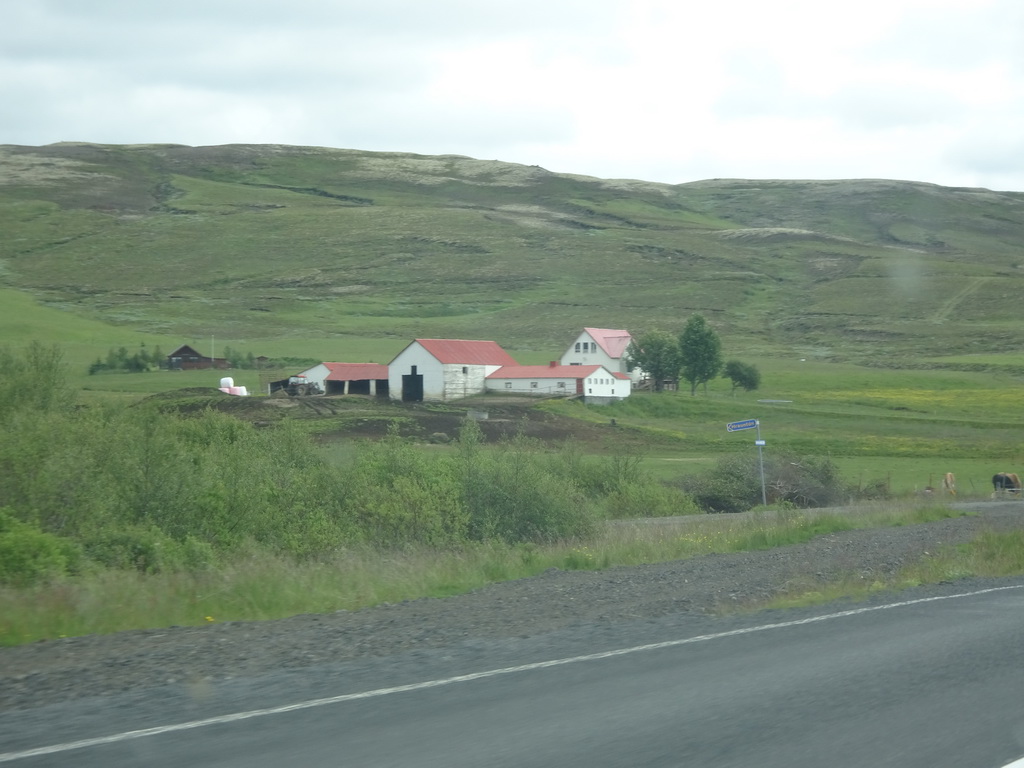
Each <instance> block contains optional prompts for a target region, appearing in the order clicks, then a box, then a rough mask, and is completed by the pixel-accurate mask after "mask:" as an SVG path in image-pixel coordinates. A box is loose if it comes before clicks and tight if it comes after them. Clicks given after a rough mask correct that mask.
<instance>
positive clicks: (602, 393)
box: [487, 367, 632, 398]
mask: <svg viewBox="0 0 1024 768" xmlns="http://www.w3.org/2000/svg"><path fill="white" fill-rule="evenodd" d="M559 383H561V384H563V385H564V386H561V387H559V386H558V385H559ZM534 384H536V385H537V386H536V387H535V386H533V385H534ZM487 389H488V390H489V391H491V392H511V393H514V394H527V395H537V396H545V397H550V396H552V395H563V396H565V397H571V396H572V395H575V394H576V379H574V378H566V377H554V378H541V377H538V378H535V379H518V378H517V379H502V378H492V379H488V380H487ZM631 391H632V387H631V385H630V382H629V380H628V379H616V378H615V377H614V376H612V374H611V372H610V371H609V370H608V369H607V368H603V367H602V368H598V369H597V370H596V371H594V372H593V373H592V374H591V375H590V376H587V377H586V379H585V380H584V382H583V395H584V396H587V395H589V396H591V397H605V398H611V397H614V398H623V397H629V395H630V392H631Z"/></svg>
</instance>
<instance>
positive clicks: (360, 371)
mask: <svg viewBox="0 0 1024 768" xmlns="http://www.w3.org/2000/svg"><path fill="white" fill-rule="evenodd" d="M324 366H325V367H326V368H327V370H328V371H330V373H328V374H327V381H365V380H366V379H386V378H387V377H388V367H387V366H386V365H382V364H381V363H324Z"/></svg>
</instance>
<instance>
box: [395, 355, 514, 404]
mask: <svg viewBox="0 0 1024 768" xmlns="http://www.w3.org/2000/svg"><path fill="white" fill-rule="evenodd" d="M413 366H416V373H417V374H419V375H421V376H423V399H424V400H457V399H459V398H461V397H469V396H470V395H479V394H482V393H483V392H484V391H485V390H486V385H485V379H486V378H487V375H488V374H490V373H494V372H495V371H496V370H498V368H500V367H501V366H498V365H459V364H457V363H449V364H442V363H441V362H439V361H438V359H437V358H436V357H434V356H433V355H432V354H430V353H429V352H428V351H427V350H426V349H424V348H423V345H422V344H420V343H419V342H418V341H414V342H413V343H412V344H410V345H409V346H408V347H406V348H405V349H404V350H402V351H401V352H399V353H398V356H397V357H396V358H395V359H394V360H392V361H391V362H390V363H389V364H388V389H389V392H388V394H389V395H390V397H391V399H392V400H401V399H402V376H408V375H409V374H411V373H412V367H413Z"/></svg>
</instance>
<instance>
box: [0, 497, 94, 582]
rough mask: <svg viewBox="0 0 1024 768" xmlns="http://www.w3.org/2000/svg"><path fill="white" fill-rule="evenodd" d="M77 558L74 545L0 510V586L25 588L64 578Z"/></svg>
mask: <svg viewBox="0 0 1024 768" xmlns="http://www.w3.org/2000/svg"><path fill="white" fill-rule="evenodd" d="M78 559H79V557H78V551H77V549H76V547H75V545H74V543H73V542H71V541H69V540H67V539H63V538H61V537H59V536H54V535H53V534H50V533H45V532H43V531H41V530H39V529H38V528H35V527H34V526H31V525H29V524H27V523H23V522H21V521H19V520H15V519H14V517H13V516H12V515H11V514H10V513H9V512H8V511H7V510H4V509H0V584H11V585H14V586H27V585H29V584H35V583H37V582H39V581H43V580H45V579H49V578H53V577H57V576H63V575H66V574H67V573H68V572H69V570H71V569H72V567H73V566H74V565H76V564H77V561H78Z"/></svg>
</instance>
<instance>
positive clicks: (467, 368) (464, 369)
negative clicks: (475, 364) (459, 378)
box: [462, 365, 469, 373]
mask: <svg viewBox="0 0 1024 768" xmlns="http://www.w3.org/2000/svg"><path fill="white" fill-rule="evenodd" d="M462 372H463V373H469V366H466V365H464V366H462Z"/></svg>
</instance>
